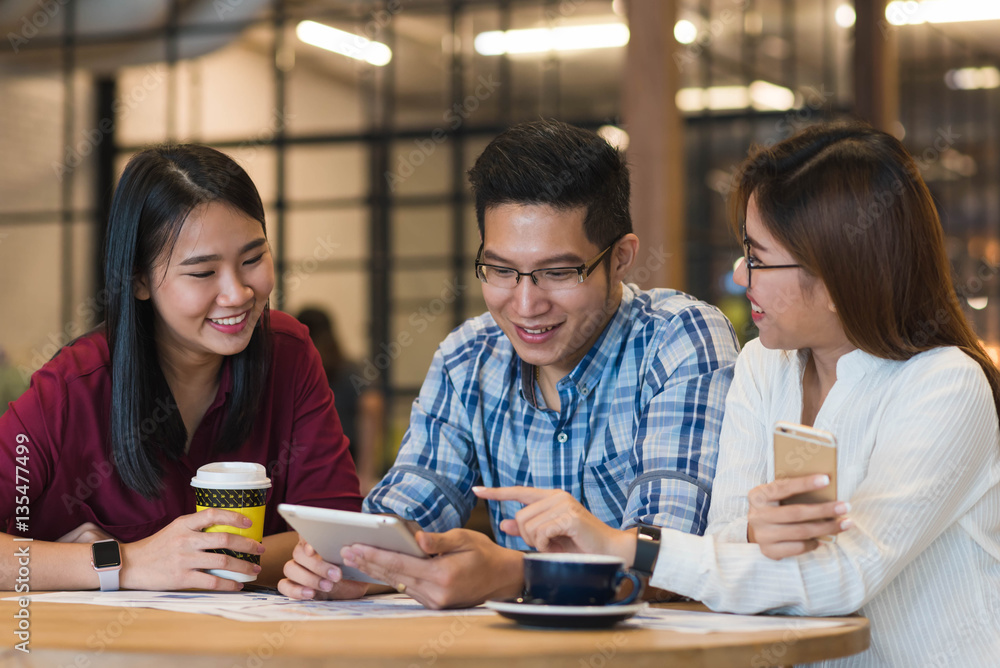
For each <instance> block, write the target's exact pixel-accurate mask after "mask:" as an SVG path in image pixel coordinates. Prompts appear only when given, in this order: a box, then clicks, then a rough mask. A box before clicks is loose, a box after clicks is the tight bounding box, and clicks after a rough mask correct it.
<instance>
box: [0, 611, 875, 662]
mask: <svg viewBox="0 0 1000 668" xmlns="http://www.w3.org/2000/svg"><path fill="white" fill-rule="evenodd" d="M7 595H8V596H9V595H10V594H7ZM664 607H670V608H682V609H694V610H705V609H706V608H705V607H704V606H701V605H699V604H692V603H686V604H682V603H679V604H666V605H665V606H664ZM17 610H18V606H17V602H16V601H0V618H2V619H3V624H2V628H3V629H4V631H3V632H2V637H3V639H4V640H3V644H2V647H0V665H4V666H7V665H10V666H33V667H34V666H58V667H60V668H71V667H72V668H94V667H100V668H104V667H110V668H118V667H119V666H121V667H124V666H129V667H130V668H131V667H132V666H183V667H184V668H208V667H212V668H223V667H224V668H234V667H237V666H238V667H240V668H264V667H265V666H266V667H267V668H278V667H279V666H296V667H300V666H301V667H308V668H312V667H320V666H322V667H334V666H352V667H354V666H358V667H361V668H388V667H390V666H391V667H393V668H430V667H431V666H433V667H434V668H451V667H456V668H457V667H459V666H461V667H463V668H465V667H468V666H484V667H490V668H493V667H495V668H563V667H566V668H605V667H606V666H629V667H633V666H635V667H642V666H656V667H657V668H665V667H667V666H699V667H705V668H725V667H727V666H754V667H756V666H780V665H789V664H794V663H804V662H810V661H817V660H821V659H828V658H835V657H841V656H848V655H851V654H856V653H858V652H862V651H864V650H865V649H867V647H868V642H869V627H868V621H867V620H866V619H864V618H862V617H849V618H845V620H844V621H846V624H845V625H844V626H838V627H834V628H827V629H818V630H804V631H780V632H760V633H713V634H690V633H675V632H671V631H660V630H646V629H632V628H627V627H621V626H619V627H615V628H611V629H607V630H552V629H544V630H543V629H530V628H522V627H520V626H517V625H516V624H515V623H514V622H512V621H509V620H506V619H504V618H502V617H500V616H498V615H484V616H479V615H465V616H463V615H462V614H461V611H455V614H454V615H446V616H434V617H418V618H405V619H380V620H346V621H319V622H273V623H272V622H237V621H233V620H229V619H225V618H223V617H217V616H211V615H195V614H189V613H180V612H169V611H165V610H154V609H150V608H118V607H110V606H94V605H71V604H62V603H45V602H36V603H32V604H31V606H30V634H31V636H30V644H29V649H30V653H28V654H25V653H23V652H20V651H18V650H15V649H14V644H15V643H17V642H18V640H17V638H16V636H15V635H13V631H14V630H15V627H16V624H17V622H16V620H15V619H14V613H15V612H16V611H17Z"/></svg>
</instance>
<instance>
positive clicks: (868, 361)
mask: <svg viewBox="0 0 1000 668" xmlns="http://www.w3.org/2000/svg"><path fill="white" fill-rule="evenodd" d="M810 354H811V353H810V351H809V349H802V350H799V351H798V363H799V369H798V371H799V373H798V375H799V378H800V379H801V378H802V374H803V373H804V372H805V368H806V363H807V362H808V361H809V355H810ZM889 361H891V360H886V359H883V358H881V357H876V356H874V355H872V354H870V353H866V352H865V351H863V350H861V349H860V348H855V349H854V350H852V351H851V352H849V353H844V354H843V355H841V356H840V359H838V360H837V381H838V382H839V381H841V380H844V381H855V380H857V379H859V378H861V377H863V376H864V375H865V374H866V373H868V372H869V371H871V370H873V369H877V368H878V367H879V366H881V365H883V364H885V363H886V362H889Z"/></svg>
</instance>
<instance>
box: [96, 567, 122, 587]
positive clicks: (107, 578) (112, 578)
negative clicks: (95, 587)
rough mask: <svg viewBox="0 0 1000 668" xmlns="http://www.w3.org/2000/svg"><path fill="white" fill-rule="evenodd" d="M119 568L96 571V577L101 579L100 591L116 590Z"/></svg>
mask: <svg viewBox="0 0 1000 668" xmlns="http://www.w3.org/2000/svg"><path fill="white" fill-rule="evenodd" d="M119 572H120V569H118V568H115V569H114V570H107V571H97V577H98V578H99V579H100V581H101V591H118V589H119V587H118V573H119Z"/></svg>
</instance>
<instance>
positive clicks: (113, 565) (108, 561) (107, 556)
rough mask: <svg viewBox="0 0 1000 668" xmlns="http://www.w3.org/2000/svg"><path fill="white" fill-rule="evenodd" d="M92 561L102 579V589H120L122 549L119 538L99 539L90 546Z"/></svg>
mask: <svg viewBox="0 0 1000 668" xmlns="http://www.w3.org/2000/svg"><path fill="white" fill-rule="evenodd" d="M90 554H91V561H90V563H91V564H93V566H94V570H95V571H97V577H98V578H99V579H100V581H101V591H118V573H119V571H121V569H122V551H121V547H120V546H119V545H118V541H117V540H99V541H97V542H96V543H93V544H91V546H90Z"/></svg>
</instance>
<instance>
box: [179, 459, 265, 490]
mask: <svg viewBox="0 0 1000 668" xmlns="http://www.w3.org/2000/svg"><path fill="white" fill-rule="evenodd" d="M191 486H192V487H200V488H202V489H267V488H268V487H270V486H271V479H270V478H268V477H267V469H265V468H264V467H263V466H262V465H260V464H256V463H254V462H213V463H212V464H205V465H204V466H202V467H201V468H199V469H198V474H197V475H196V476H195V477H193V478H191Z"/></svg>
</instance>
